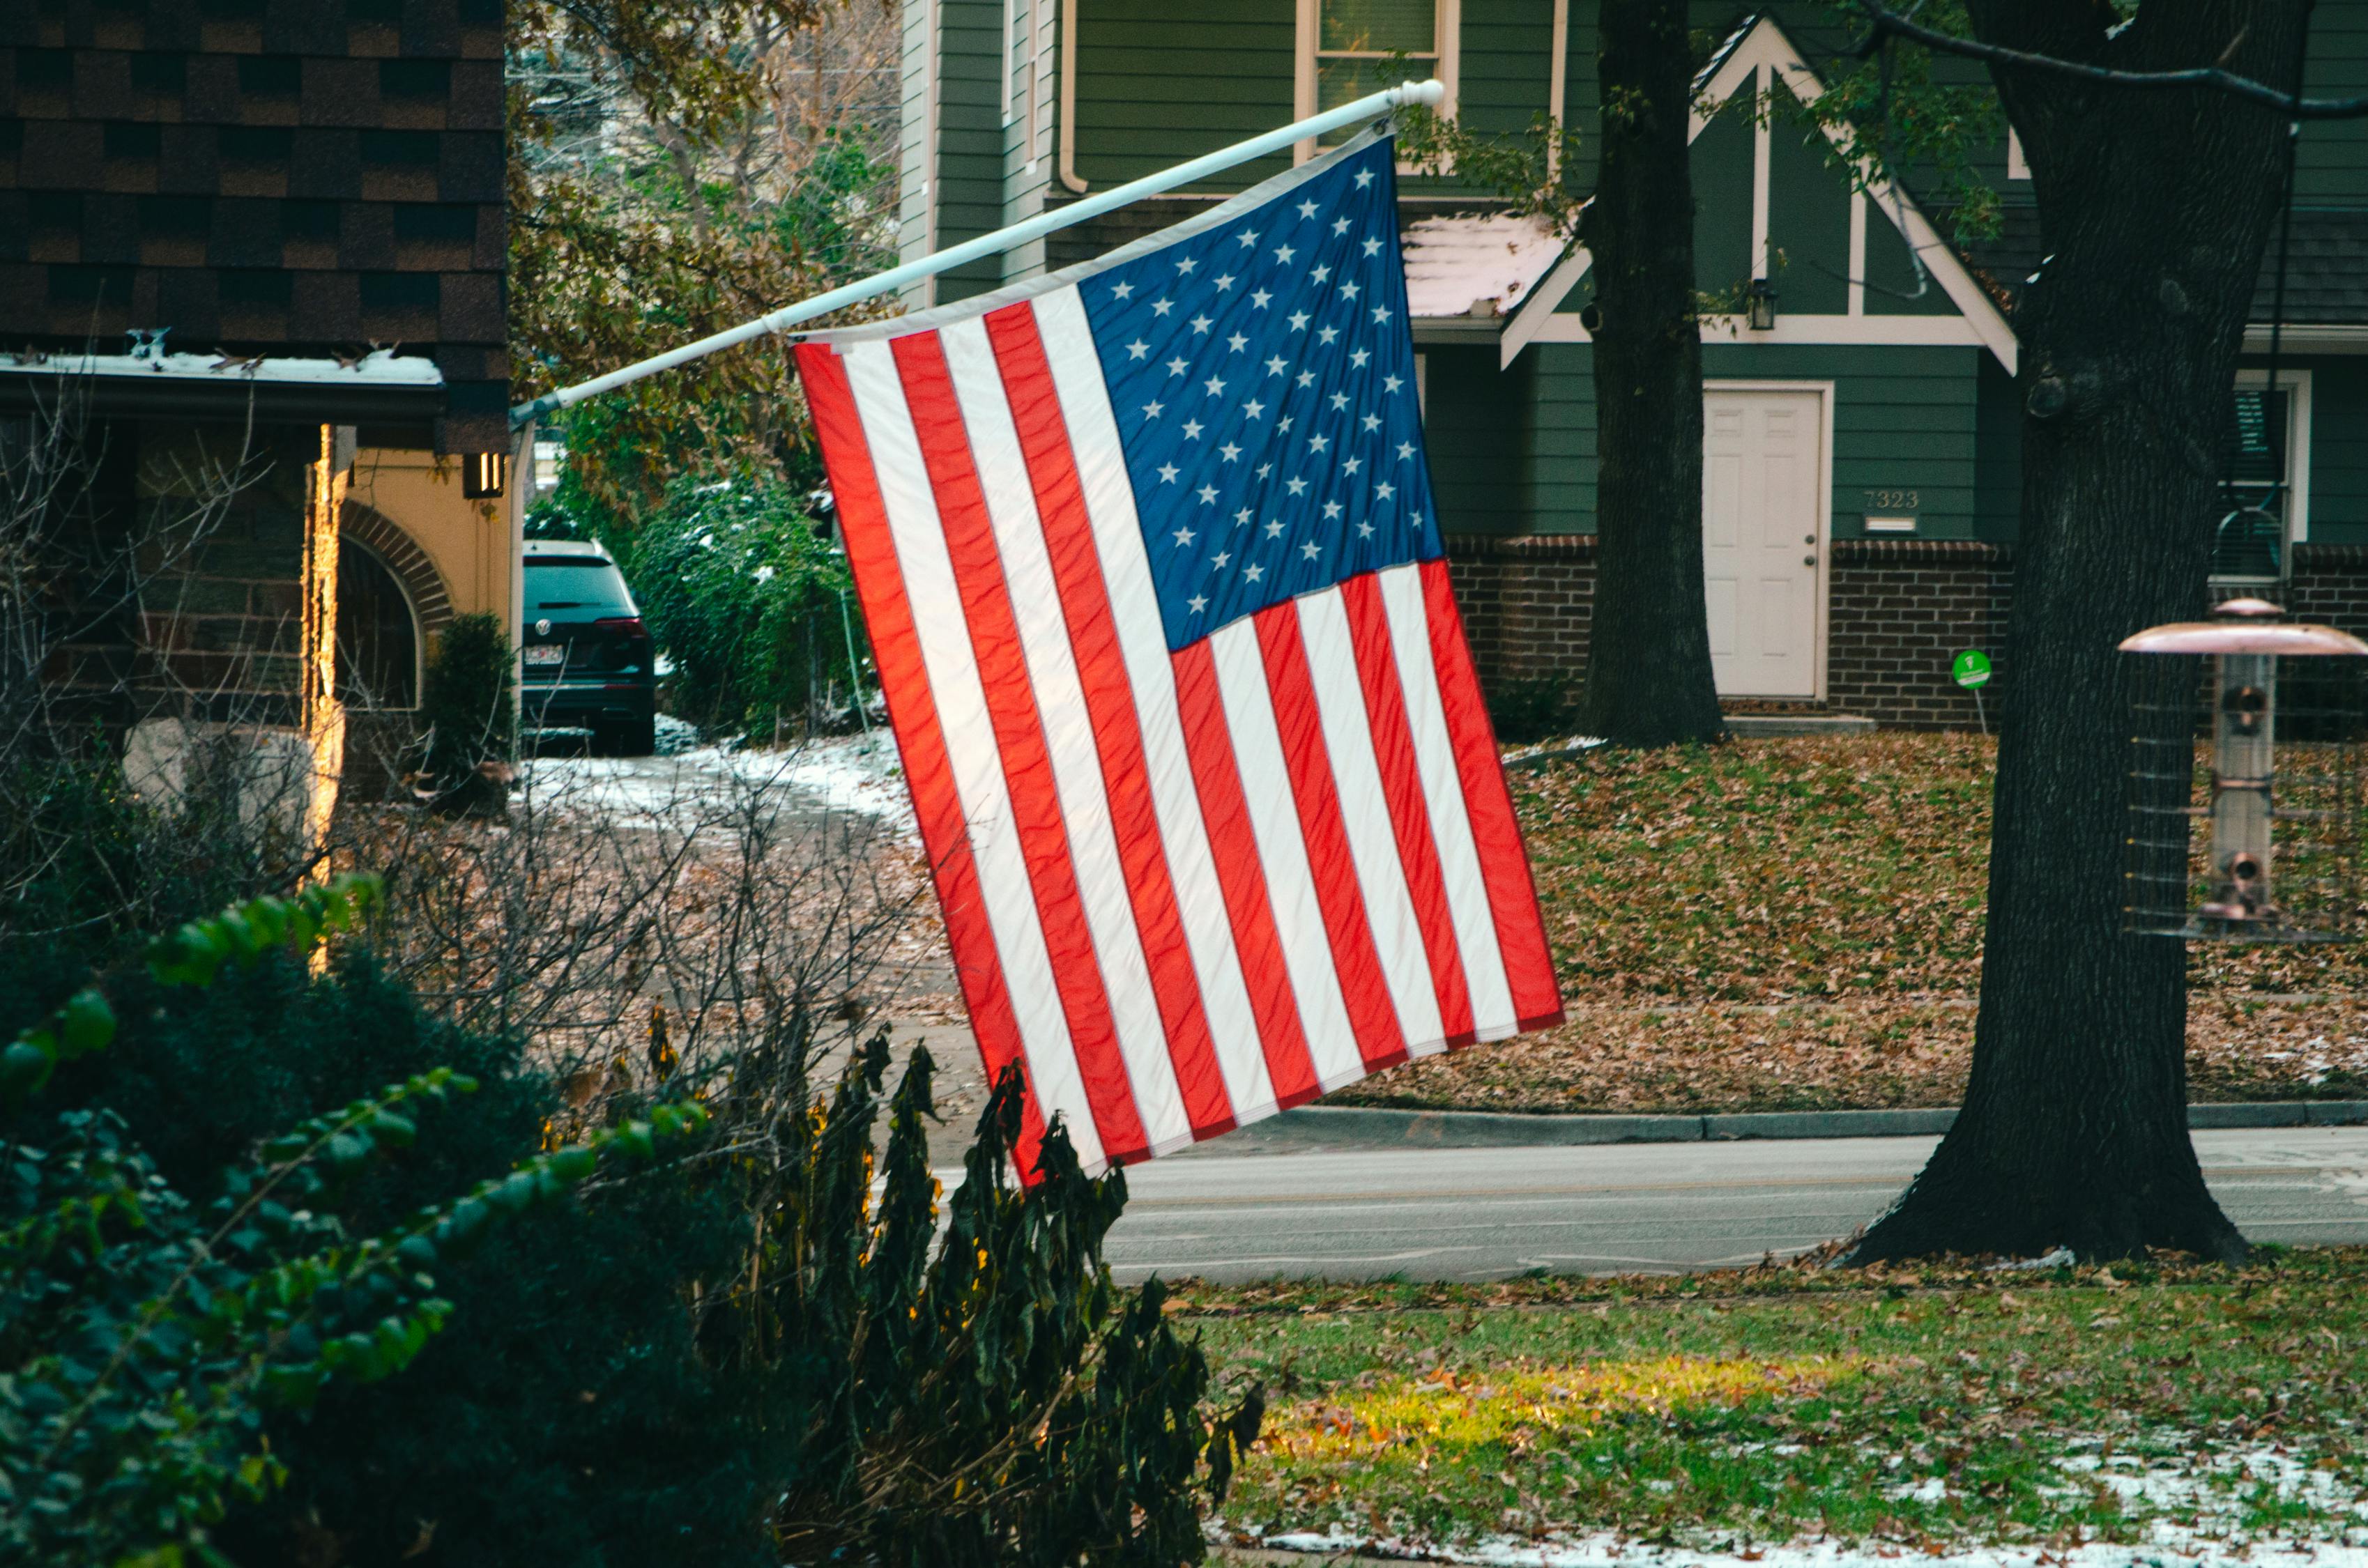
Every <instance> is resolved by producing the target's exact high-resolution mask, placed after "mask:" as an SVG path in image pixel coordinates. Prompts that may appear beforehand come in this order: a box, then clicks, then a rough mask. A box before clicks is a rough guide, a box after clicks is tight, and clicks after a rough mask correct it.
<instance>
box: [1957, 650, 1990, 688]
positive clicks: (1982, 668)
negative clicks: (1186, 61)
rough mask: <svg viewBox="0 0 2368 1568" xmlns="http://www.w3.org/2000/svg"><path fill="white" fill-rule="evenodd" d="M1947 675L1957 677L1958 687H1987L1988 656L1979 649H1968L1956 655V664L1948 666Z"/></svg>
mask: <svg viewBox="0 0 2368 1568" xmlns="http://www.w3.org/2000/svg"><path fill="white" fill-rule="evenodd" d="M1949 673H1950V674H1951V675H1952V676H1956V677H1957V684H1958V685H1959V686H1962V687H1976V686H1987V685H1988V684H1989V683H1990V656H1989V655H1988V654H1987V653H1983V652H1982V651H1981V650H1980V649H1979V648H1968V649H1966V650H1965V651H1964V653H1960V654H1958V655H1957V662H1956V663H1955V664H1953V665H1950V666H1949Z"/></svg>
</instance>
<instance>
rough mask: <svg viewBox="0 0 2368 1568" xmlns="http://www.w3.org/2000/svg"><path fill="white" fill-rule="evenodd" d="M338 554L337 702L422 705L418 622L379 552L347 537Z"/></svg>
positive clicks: (368, 705)
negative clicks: (420, 701) (420, 696)
mask: <svg viewBox="0 0 2368 1568" xmlns="http://www.w3.org/2000/svg"><path fill="white" fill-rule="evenodd" d="M339 542H340V548H339V549H338V551H337V700H338V701H340V702H342V703H344V704H345V705H346V706H347V708H353V709H360V710H371V709H394V708H416V707H417V706H418V705H419V643H420V627H419V619H418V617H417V616H416V614H415V613H414V612H413V609H412V607H411V596H410V595H408V594H406V593H404V590H403V585H402V584H401V583H400V582H398V581H396V579H395V575H394V574H393V572H390V571H388V570H387V565H386V562H383V561H381V560H380V559H379V556H378V552H377V551H373V550H371V549H370V547H369V546H367V545H365V544H362V543H361V542H360V541H359V540H355V539H353V538H352V537H350V536H347V538H345V539H344V540H340V541H339Z"/></svg>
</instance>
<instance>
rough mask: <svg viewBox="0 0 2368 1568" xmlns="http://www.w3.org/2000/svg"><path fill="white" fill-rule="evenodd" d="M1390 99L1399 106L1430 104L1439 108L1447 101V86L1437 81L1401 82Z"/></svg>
mask: <svg viewBox="0 0 2368 1568" xmlns="http://www.w3.org/2000/svg"><path fill="white" fill-rule="evenodd" d="M1390 97H1392V98H1394V99H1395V101H1396V102H1398V103H1399V104H1401V105H1403V104H1429V106H1430V107H1431V108H1438V107H1439V106H1440V105H1441V104H1443V103H1445V102H1446V101H1447V84H1446V83H1444V82H1441V81H1439V80H1437V79H1435V78H1434V79H1433V80H1431V81H1428V82H1401V83H1399V84H1398V85H1397V86H1396V87H1395V88H1394V89H1392V91H1391V94H1390Z"/></svg>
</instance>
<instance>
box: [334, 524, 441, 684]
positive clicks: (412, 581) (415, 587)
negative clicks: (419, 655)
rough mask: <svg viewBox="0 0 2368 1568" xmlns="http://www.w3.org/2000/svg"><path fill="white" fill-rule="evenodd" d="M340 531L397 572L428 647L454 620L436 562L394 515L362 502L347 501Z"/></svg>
mask: <svg viewBox="0 0 2368 1568" xmlns="http://www.w3.org/2000/svg"><path fill="white" fill-rule="evenodd" d="M337 533H338V535H339V536H340V537H341V538H344V539H349V540H353V541H354V542H355V543H356V544H359V545H360V546H362V547H363V548H364V549H366V550H368V551H370V553H371V554H372V555H375V556H377V557H378V558H379V560H380V561H381V562H384V563H385V565H386V569H387V570H388V571H389V572H392V573H393V574H394V580H395V581H396V582H398V583H400V584H402V585H403V591H404V593H405V594H407V595H409V596H410V597H411V612H412V615H413V617H414V618H415V619H416V620H417V621H418V623H419V638H420V644H421V646H422V647H423V648H425V646H426V645H427V639H429V638H431V637H433V636H435V635H436V634H437V633H438V632H439V631H443V630H444V628H445V626H446V625H447V624H448V623H449V622H450V620H451V619H452V596H451V593H450V591H449V590H448V589H447V588H446V587H445V585H444V574H442V573H441V572H438V570H436V562H434V561H432V560H430V559H429V558H428V554H427V551H424V550H422V549H420V548H419V546H418V545H417V544H416V542H415V541H414V540H412V537H411V536H410V535H409V534H407V533H405V532H404V531H403V528H402V527H401V525H399V524H398V523H396V522H395V521H394V519H393V518H392V517H388V516H387V515H386V514H385V513H383V512H381V511H378V510H376V509H374V508H372V507H369V506H363V505H362V504H361V503H360V502H359V501H348V502H347V503H346V509H345V511H344V512H343V513H342V514H340V515H339V517H338V518H337Z"/></svg>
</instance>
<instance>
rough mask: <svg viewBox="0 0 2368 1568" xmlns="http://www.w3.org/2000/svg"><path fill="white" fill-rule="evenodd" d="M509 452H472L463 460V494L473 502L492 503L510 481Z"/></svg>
mask: <svg viewBox="0 0 2368 1568" xmlns="http://www.w3.org/2000/svg"><path fill="white" fill-rule="evenodd" d="M509 474H510V455H509V454H508V453H507V452H470V453H468V454H466V455H464V456H463V457H462V458H461V494H462V495H463V496H465V497H466V498H467V499H469V500H472V501H491V500H493V499H495V497H496V496H498V495H500V494H501V493H502V487H503V486H504V484H506V483H507V482H508V480H509Z"/></svg>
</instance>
